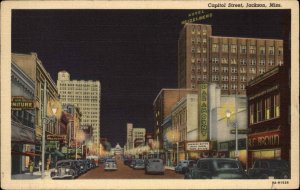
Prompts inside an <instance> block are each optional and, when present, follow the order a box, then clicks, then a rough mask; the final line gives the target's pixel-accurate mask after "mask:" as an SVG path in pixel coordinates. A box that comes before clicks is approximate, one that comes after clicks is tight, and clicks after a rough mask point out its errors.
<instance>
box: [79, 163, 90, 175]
mask: <svg viewBox="0 0 300 190" xmlns="http://www.w3.org/2000/svg"><path fill="white" fill-rule="evenodd" d="M78 163H79V165H80V173H86V172H87V171H88V167H87V164H86V162H85V161H84V160H78Z"/></svg>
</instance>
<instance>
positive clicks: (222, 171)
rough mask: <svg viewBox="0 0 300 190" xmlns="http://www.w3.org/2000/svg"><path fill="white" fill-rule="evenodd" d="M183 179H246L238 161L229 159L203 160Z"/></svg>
mask: <svg viewBox="0 0 300 190" xmlns="http://www.w3.org/2000/svg"><path fill="white" fill-rule="evenodd" d="M184 178H185V179H247V178H248V176H247V174H246V172H245V171H244V169H243V167H242V165H241V163H240V161H238V160H235V159H230V158H203V159H199V160H198V161H197V165H196V166H195V167H193V168H192V169H190V171H189V172H187V173H186V174H185V176H184Z"/></svg>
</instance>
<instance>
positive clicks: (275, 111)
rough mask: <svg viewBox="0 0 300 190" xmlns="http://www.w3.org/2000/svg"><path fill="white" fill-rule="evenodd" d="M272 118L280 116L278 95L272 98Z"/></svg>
mask: <svg viewBox="0 0 300 190" xmlns="http://www.w3.org/2000/svg"><path fill="white" fill-rule="evenodd" d="M274 108H275V110H274V116H275V117H279V116H280V96H279V94H277V95H275V96H274Z"/></svg>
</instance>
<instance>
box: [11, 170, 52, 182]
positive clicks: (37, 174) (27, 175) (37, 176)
mask: <svg viewBox="0 0 300 190" xmlns="http://www.w3.org/2000/svg"><path fill="white" fill-rule="evenodd" d="M11 179H20V180H24V179H42V174H41V172H39V171H36V172H33V175H31V174H30V173H29V172H28V173H24V174H15V175H12V176H11ZM44 179H45V180H49V179H51V177H50V171H45V177H44Z"/></svg>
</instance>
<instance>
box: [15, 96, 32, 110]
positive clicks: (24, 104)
mask: <svg viewBox="0 0 300 190" xmlns="http://www.w3.org/2000/svg"><path fill="white" fill-rule="evenodd" d="M11 109H12V110H23V109H34V101H33V100H28V99H26V98H24V97H23V96H13V97H12V98H11Z"/></svg>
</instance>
